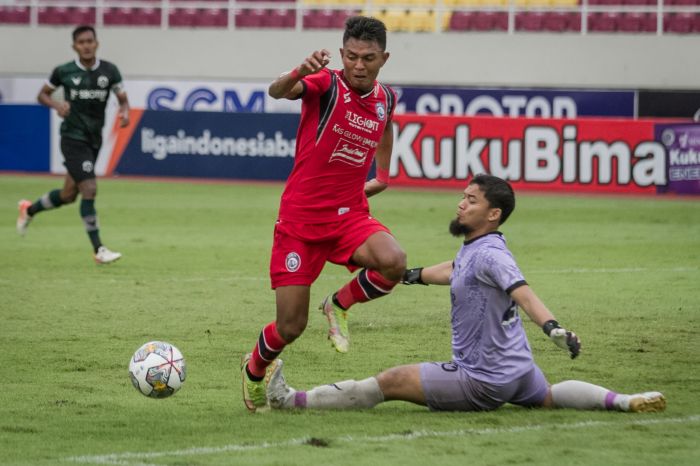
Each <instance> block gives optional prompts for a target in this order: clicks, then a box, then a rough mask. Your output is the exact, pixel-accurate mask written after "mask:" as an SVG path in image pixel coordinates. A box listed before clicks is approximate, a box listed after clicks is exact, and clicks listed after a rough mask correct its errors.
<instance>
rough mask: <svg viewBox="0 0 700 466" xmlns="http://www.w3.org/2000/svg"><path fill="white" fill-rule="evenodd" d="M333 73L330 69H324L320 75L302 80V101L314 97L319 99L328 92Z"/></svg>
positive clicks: (316, 74) (312, 75) (315, 74)
mask: <svg viewBox="0 0 700 466" xmlns="http://www.w3.org/2000/svg"><path fill="white" fill-rule="evenodd" d="M331 73H332V71H331V70H329V69H328V68H324V69H322V70H321V71H319V72H318V73H314V74H310V75H308V76H306V77H304V78H303V79H302V80H301V83H302V84H303V85H304V93H303V94H302V96H301V98H302V99H309V98H313V97H318V96H319V95H321V94H323V93H324V92H326V91H327V90H328V87H329V86H330V84H331Z"/></svg>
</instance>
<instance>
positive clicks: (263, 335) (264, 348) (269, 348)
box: [247, 322, 287, 380]
mask: <svg viewBox="0 0 700 466" xmlns="http://www.w3.org/2000/svg"><path fill="white" fill-rule="evenodd" d="M285 346H287V342H286V341H284V340H283V339H282V337H281V336H280V334H279V332H278V331H277V322H270V323H269V324H267V325H266V326H265V327H264V328H263V329H262V331H261V332H260V337H259V338H258V342H257V343H256V344H255V348H253V353H252V354H251V358H250V361H248V368H247V369H248V375H249V376H252V377H251V380H255V379H257V380H262V379H263V377H265V369H267V366H269V365H270V364H272V361H274V360H275V358H276V357H277V356H279V355H280V353H281V352H282V350H283V349H284V347H285Z"/></svg>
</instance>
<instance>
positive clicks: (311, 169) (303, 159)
mask: <svg viewBox="0 0 700 466" xmlns="http://www.w3.org/2000/svg"><path fill="white" fill-rule="evenodd" d="M301 83H302V85H303V86H304V91H303V93H302V95H301V99H302V105H301V121H300V123H299V129H298V130H297V140H296V153H295V160H294V168H293V169H292V173H291V174H290V175H289V178H288V179H287V185H286V187H285V190H284V193H283V194H282V200H281V204H280V212H279V218H280V219H282V220H286V221H293V222H304V223H327V222H332V221H335V220H337V219H338V216H339V215H343V214H345V213H347V212H350V211H353V212H356V211H367V212H369V204H368V202H367V197H366V196H365V193H364V183H365V181H366V180H367V175H368V173H369V170H370V167H371V166H372V161H373V160H374V154H375V153H376V151H377V147H378V146H379V141H380V140H381V138H382V135H383V134H384V129H385V128H386V125H388V124H390V123H391V117H392V114H393V111H394V107H395V103H396V94H395V93H394V91H393V90H392V89H391V88H390V87H389V86H386V85H384V84H381V83H379V82H377V81H375V83H374V87H373V88H372V90H371V91H370V92H368V93H367V94H359V93H358V92H356V91H354V90H353V89H352V88H351V87H350V85H349V84H348V82H347V81H346V80H345V78H344V77H343V72H342V70H328V69H325V68H324V69H323V70H321V71H319V72H318V73H315V74H313V75H309V76H306V77H305V78H303V79H302V80H301Z"/></svg>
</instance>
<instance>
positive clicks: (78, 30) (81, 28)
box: [73, 24, 97, 42]
mask: <svg viewBox="0 0 700 466" xmlns="http://www.w3.org/2000/svg"><path fill="white" fill-rule="evenodd" d="M88 31H90V32H92V35H93V36H95V39H97V33H96V32H95V28H94V27H92V26H88V25H87V24H83V25H81V26H78V27H77V28H75V29H73V42H75V41H76V40H77V39H78V36H79V35H80V34H82V33H83V32H88Z"/></svg>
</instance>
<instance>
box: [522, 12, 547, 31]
mask: <svg viewBox="0 0 700 466" xmlns="http://www.w3.org/2000/svg"><path fill="white" fill-rule="evenodd" d="M544 17H545V14H544V13H541V12H538V11H520V12H518V13H516V14H515V30H516V31H540V30H541V29H542V22H543V20H544Z"/></svg>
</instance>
